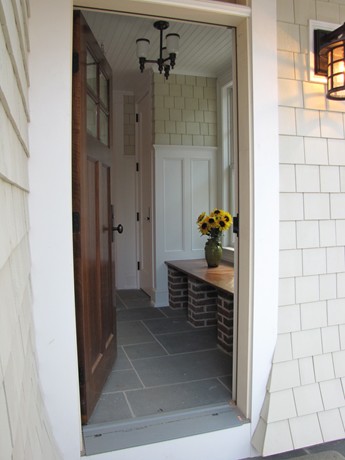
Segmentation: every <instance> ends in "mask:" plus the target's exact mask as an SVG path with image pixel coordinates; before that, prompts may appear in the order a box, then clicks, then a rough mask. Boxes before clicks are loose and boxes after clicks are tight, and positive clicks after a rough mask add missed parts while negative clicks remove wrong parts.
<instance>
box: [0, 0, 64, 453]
mask: <svg viewBox="0 0 345 460" xmlns="http://www.w3.org/2000/svg"><path fill="white" fill-rule="evenodd" d="M28 6H29V2H8V1H6V0H5V1H4V0H0V56H1V71H0V73H1V78H0V93H1V97H0V126H1V139H0V216H1V239H0V292H1V308H0V432H1V436H0V438H1V442H0V458H2V459H10V458H18V459H29V458H34V459H35V460H36V459H37V460H40V459H42V460H43V459H48V458H49V459H52V460H54V459H58V458H59V455H58V453H57V450H56V447H55V444H54V441H53V440H52V438H51V430H50V426H49V422H48V420H47V417H46V414H45V409H44V403H43V399H42V396H41V393H40V386H39V379H38V374H37V363H36V356H35V341H34V335H35V332H34V325H33V318H32V299H31V285H30V251H29V241H28V232H29V220H28V209H27V196H28V192H29V185H28V182H29V181H28V161H29V149H28V129H27V125H28V121H29V116H28V103H27V100H28V97H27V92H28V84H29V79H28V73H27V53H28V49H29V43H28V41H27V34H26V28H27V18H28V11H27V7H28Z"/></svg>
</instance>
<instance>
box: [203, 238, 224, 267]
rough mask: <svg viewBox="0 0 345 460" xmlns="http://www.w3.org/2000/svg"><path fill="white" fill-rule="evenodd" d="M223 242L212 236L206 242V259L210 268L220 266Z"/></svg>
mask: <svg viewBox="0 0 345 460" xmlns="http://www.w3.org/2000/svg"><path fill="white" fill-rule="evenodd" d="M222 252H223V248H222V243H221V242H220V241H219V240H218V239H216V238H210V239H209V240H207V241H206V244H205V259H206V262H207V265H208V267H209V268H213V267H218V265H219V262H220V259H221V258H222Z"/></svg>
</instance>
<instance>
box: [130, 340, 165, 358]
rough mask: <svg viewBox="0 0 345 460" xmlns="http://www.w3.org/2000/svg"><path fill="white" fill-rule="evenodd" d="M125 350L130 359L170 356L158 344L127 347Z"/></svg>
mask: <svg viewBox="0 0 345 460" xmlns="http://www.w3.org/2000/svg"><path fill="white" fill-rule="evenodd" d="M124 349H125V350H126V353H127V356H128V357H129V358H130V359H141V358H153V357H155V356H164V355H167V354H168V353H167V352H166V351H165V350H164V348H163V347H162V346H161V345H160V344H159V343H158V342H151V343H140V344H139V345H126V346H125V347H124Z"/></svg>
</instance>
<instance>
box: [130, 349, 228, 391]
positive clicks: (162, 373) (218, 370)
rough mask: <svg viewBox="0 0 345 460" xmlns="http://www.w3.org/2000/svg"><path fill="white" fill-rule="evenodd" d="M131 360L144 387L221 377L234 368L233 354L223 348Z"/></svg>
mask: <svg viewBox="0 0 345 460" xmlns="http://www.w3.org/2000/svg"><path fill="white" fill-rule="evenodd" d="M132 364H133V366H134V368H135V370H136V371H137V372H138V374H139V377H140V379H141V380H142V381H143V383H144V385H145V387H150V386H158V385H167V384H173V383H182V382H188V381H191V380H201V379H207V378H213V377H220V376H224V375H227V374H229V372H230V371H231V360H230V357H229V356H228V355H226V354H225V353H222V352H221V351H220V350H209V351H201V352H195V353H183V354H178V355H169V356H162V357H157V358H147V359H140V360H137V361H133V362H132Z"/></svg>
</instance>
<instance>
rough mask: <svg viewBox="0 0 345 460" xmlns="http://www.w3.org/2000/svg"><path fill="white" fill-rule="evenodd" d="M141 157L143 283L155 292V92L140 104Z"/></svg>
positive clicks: (140, 245)
mask: <svg viewBox="0 0 345 460" xmlns="http://www.w3.org/2000/svg"><path fill="white" fill-rule="evenodd" d="M137 113H138V123H137V139H138V158H139V168H138V169H139V171H138V173H139V188H138V192H139V193H138V195H139V196H138V207H139V221H138V228H139V272H138V273H139V287H140V289H142V290H143V291H145V292H146V293H147V294H148V295H149V296H152V295H153V256H152V249H153V246H152V244H153V243H152V241H153V233H152V232H153V222H154V216H153V198H152V197H153V182H152V135H151V133H152V120H151V95H150V93H149V92H148V93H146V94H145V95H144V96H143V97H142V98H141V99H140V101H139V102H138V105H137Z"/></svg>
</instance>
